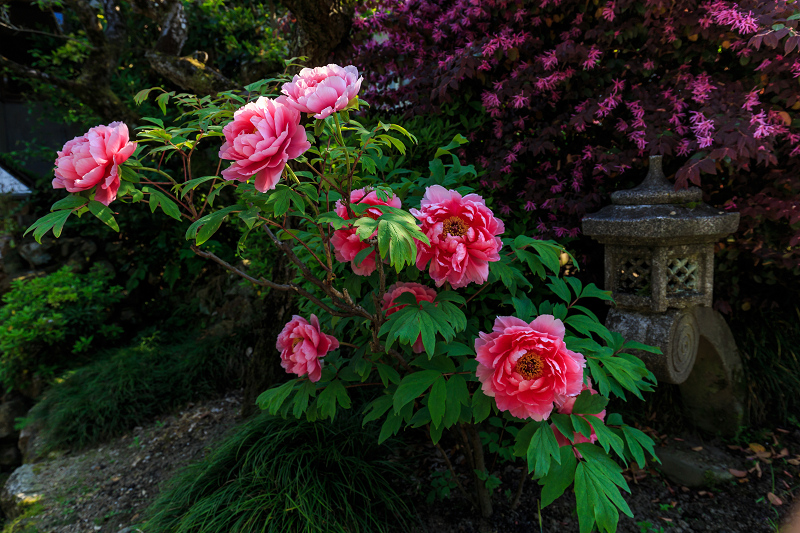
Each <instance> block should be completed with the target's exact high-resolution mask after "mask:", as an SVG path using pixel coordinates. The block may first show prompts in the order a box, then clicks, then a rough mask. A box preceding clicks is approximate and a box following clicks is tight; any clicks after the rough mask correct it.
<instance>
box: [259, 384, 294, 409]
mask: <svg viewBox="0 0 800 533" xmlns="http://www.w3.org/2000/svg"><path fill="white" fill-rule="evenodd" d="M294 385H295V382H294V381H287V382H286V383H284V384H283V385H281V386H279V387H273V388H271V389H268V390H266V391H264V392H262V393H261V394H260V395H259V396H258V398H256V405H258V407H259V408H260V409H261V410H262V411H269V413H270V414H273V415H274V414H276V413H277V412H278V410H279V409H280V408H281V405H283V402H284V401H285V400H286V398H287V397H288V396H289V394H290V393H291V392H292V389H293V388H294Z"/></svg>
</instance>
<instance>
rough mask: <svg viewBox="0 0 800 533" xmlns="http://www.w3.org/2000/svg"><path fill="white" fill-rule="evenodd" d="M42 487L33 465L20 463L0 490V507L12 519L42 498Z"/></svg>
mask: <svg viewBox="0 0 800 533" xmlns="http://www.w3.org/2000/svg"><path fill="white" fill-rule="evenodd" d="M42 488H43V487H42V486H41V483H40V481H39V476H37V475H36V472H35V471H34V466H33V465H22V466H21V467H19V468H17V469H16V470H14V472H13V473H12V474H11V476H10V477H9V478H8V480H7V481H6V483H5V485H3V489H2V490H0V509H3V512H4V513H5V515H6V517H8V518H9V519H11V520H13V519H14V518H17V517H18V516H20V515H22V514H23V513H24V512H25V508H26V507H28V506H29V505H32V504H34V503H36V502H38V501H39V500H40V499H41V498H42V492H43V491H42Z"/></svg>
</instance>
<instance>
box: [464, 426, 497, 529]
mask: <svg viewBox="0 0 800 533" xmlns="http://www.w3.org/2000/svg"><path fill="white" fill-rule="evenodd" d="M465 427H466V432H467V435H468V436H469V440H470V445H471V447H472V455H473V457H474V459H475V469H476V470H480V471H481V472H484V473H486V474H487V475H488V474H489V472H488V470H487V469H486V460H485V458H484V454H483V444H482V443H481V436H480V435H479V434H478V429H477V428H476V427H475V424H465ZM475 496H476V497H477V499H478V506H479V507H480V509H481V516H482V517H483V518H489V517H490V516H492V512H493V510H492V495H491V493H490V492H489V490H488V489H487V488H486V481H485V480H483V479H480V478H479V477H478V476H477V475H475Z"/></svg>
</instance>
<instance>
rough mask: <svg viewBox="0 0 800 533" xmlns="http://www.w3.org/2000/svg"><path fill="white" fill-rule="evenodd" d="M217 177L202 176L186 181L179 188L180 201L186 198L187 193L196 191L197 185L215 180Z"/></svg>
mask: <svg viewBox="0 0 800 533" xmlns="http://www.w3.org/2000/svg"><path fill="white" fill-rule="evenodd" d="M217 177H218V176H203V177H202V178H195V179H193V180H189V181H187V182H186V183H184V184H183V185H182V186H181V200H183V197H184V196H186V194H187V193H188V192H189V191H191V190H194V189H196V188H197V187H198V186H199V185H202V184H203V183H205V182H207V181H211V180H215V179H217Z"/></svg>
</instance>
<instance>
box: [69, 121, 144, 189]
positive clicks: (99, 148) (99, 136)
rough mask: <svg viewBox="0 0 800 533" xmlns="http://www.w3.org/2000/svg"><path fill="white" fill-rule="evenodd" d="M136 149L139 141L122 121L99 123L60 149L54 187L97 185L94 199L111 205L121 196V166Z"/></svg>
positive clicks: (89, 186)
mask: <svg viewBox="0 0 800 533" xmlns="http://www.w3.org/2000/svg"><path fill="white" fill-rule="evenodd" d="M135 149H136V143H133V142H130V140H129V136H128V126H126V125H125V124H123V123H122V122H112V123H111V124H109V125H108V126H103V125H100V126H95V127H94V128H91V129H90V130H89V131H87V132H86V133H85V134H83V135H82V136H80V137H75V138H74V139H72V140H71V141H67V144H65V145H64V148H62V149H61V151H59V152H58V157H57V158H56V163H55V164H56V169H55V175H56V177H55V178H54V179H53V187H54V188H56V189H67V190H68V191H69V192H80V191H85V190H87V189H91V188H92V187H94V186H95V185H97V190H96V191H95V193H94V199H95V200H97V201H98V202H100V203H102V204H105V205H108V204H110V203H111V202H113V201H114V200H115V199H116V198H117V191H118V190H119V165H121V164H122V163H124V162H125V161H127V160H128V158H129V157H130V156H131V154H132V153H133V151H134V150H135Z"/></svg>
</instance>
